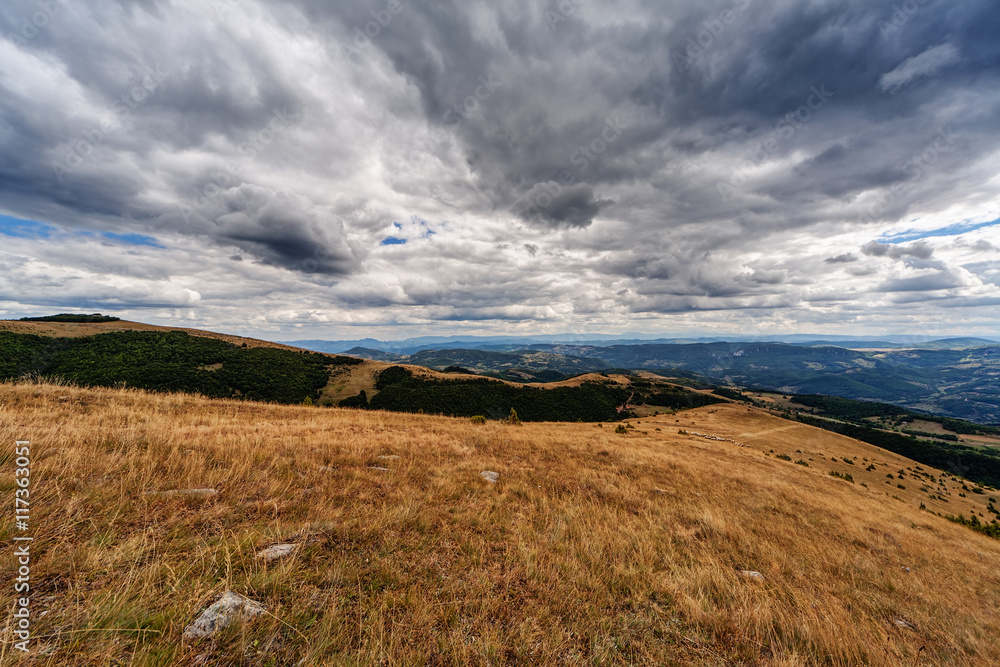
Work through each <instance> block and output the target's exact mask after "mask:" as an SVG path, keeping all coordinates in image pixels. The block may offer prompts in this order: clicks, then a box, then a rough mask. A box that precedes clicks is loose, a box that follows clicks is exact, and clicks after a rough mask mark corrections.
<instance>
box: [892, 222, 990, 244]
mask: <svg viewBox="0 0 1000 667" xmlns="http://www.w3.org/2000/svg"><path fill="white" fill-rule="evenodd" d="M994 225H1000V219H997V220H994V221H992V222H977V223H972V222H956V223H955V224H953V225H948V226H947V227H941V228H939V229H927V230H916V229H909V230H907V231H905V232H899V233H897V234H886V235H884V236H882V238H880V239H879V240H880V241H882V242H883V243H909V242H910V241H919V240H920V239H929V238H934V237H938V236H959V235H961V234H968V233H969V232H974V231H976V230H977V229H984V228H986V227H993V226H994Z"/></svg>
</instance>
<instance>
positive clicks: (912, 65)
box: [878, 44, 961, 93]
mask: <svg viewBox="0 0 1000 667" xmlns="http://www.w3.org/2000/svg"><path fill="white" fill-rule="evenodd" d="M960 58H961V56H960V55H959V53H958V49H956V48H955V47H954V46H952V45H951V44H941V45H939V46H934V47H931V48H929V49H927V50H926V51H924V52H923V53H921V54H920V55H919V56H914V57H912V58H907V59H906V60H904V61H903V63H902V64H901V65H900V66H899V67H897V68H896V69H894V70H892V71H891V72H887V73H885V74H883V75H882V78H880V79H879V80H878V84H879V87H880V88H881V89H882V90H884V91H885V92H887V93H895V92H896V91H897V90H899V89H900V88H902V87H903V86H905V85H906V84H908V83H910V82H911V81H913V80H915V79H918V78H920V77H923V76H930V75H932V74H937V73H938V72H940V71H941V70H942V69H944V68H945V67H947V66H948V65H952V64H954V63H956V62H958V61H959V59H960Z"/></svg>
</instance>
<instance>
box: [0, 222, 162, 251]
mask: <svg viewBox="0 0 1000 667" xmlns="http://www.w3.org/2000/svg"><path fill="white" fill-rule="evenodd" d="M0 235H3V236H10V237H14V238H19V239H49V238H52V237H53V236H58V237H59V238H73V237H81V236H89V237H100V238H103V239H107V240H108V241H113V242H115V243H120V244H122V245H133V246H146V247H149V248H163V247H165V246H163V245H161V244H160V242H159V241H157V240H156V239H155V238H153V237H152V236H147V235H145V234H119V233H117V232H90V231H86V232H68V233H63V234H60V233H59V229H58V228H57V227H55V226H53V225H50V224H48V223H46V222H38V221H37V220H23V219H21V218H14V217H11V216H9V215H3V214H0Z"/></svg>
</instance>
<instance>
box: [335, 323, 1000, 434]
mask: <svg viewBox="0 0 1000 667" xmlns="http://www.w3.org/2000/svg"><path fill="white" fill-rule="evenodd" d="M859 343H860V344H859ZM850 345H851V347H846V345H845V344H842V345H840V346H836V345H829V344H826V345H824V344H822V341H803V342H802V343H799V344H788V343H771V342H754V343H745V342H712V343H648V342H647V343H642V344H634V345H623V344H607V343H602V344H599V345H595V344H570V343H535V344H532V345H529V346H527V347H523V348H521V349H515V350H495V349H475V348H459V349H436V348H435V349H421V350H418V351H415V352H412V353H409V354H404V353H399V352H391V351H385V350H379V349H373V348H367V347H353V348H350V349H348V350H345V351H344V353H345V354H348V355H350V356H357V357H362V358H367V359H375V360H379V361H388V362H402V363H409V364H415V365H420V366H427V367H430V368H434V369H437V370H463V369H464V370H469V371H472V372H475V373H480V374H486V375H492V376H495V377H500V378H503V379H506V380H513V381H517V382H553V381H558V380H561V379H563V378H565V377H566V376H568V375H573V374H577V373H586V372H595V371H596V372H603V371H607V370H610V369H629V370H649V371H658V372H663V373H668V374H671V375H674V376H683V377H693V378H701V379H704V380H706V381H708V382H713V383H720V382H721V383H733V384H737V385H741V386H749V387H760V388H766V389H772V390H777V391H781V392H785V393H795V394H826V395H831V396H841V397H844V398H851V399H861V400H874V401H882V402H886V403H894V404H897V405H902V406H905V407H907V408H910V409H913V410H922V411H927V412H932V413H935V414H942V415H947V416H949V417H956V418H961V419H969V420H972V421H976V422H980V423H986V424H996V423H1000V344H997V343H991V342H990V341H987V340H983V339H970V338H958V339H945V340H932V341H927V342H924V343H921V344H920V346H919V348H913V347H910V346H909V345H904V344H901V343H898V342H896V341H891V340H889V341H871V340H866V341H858V342H853V343H851V344H850ZM491 347H492V346H491ZM855 347H857V348H859V349H853V348H855Z"/></svg>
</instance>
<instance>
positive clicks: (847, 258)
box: [823, 253, 858, 264]
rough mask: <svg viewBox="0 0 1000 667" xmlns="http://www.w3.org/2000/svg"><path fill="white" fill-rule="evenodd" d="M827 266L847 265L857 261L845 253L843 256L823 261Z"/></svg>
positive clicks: (835, 256) (850, 254) (851, 255)
mask: <svg viewBox="0 0 1000 667" xmlns="http://www.w3.org/2000/svg"><path fill="white" fill-rule="evenodd" d="M823 261H824V262H826V263H827V264H849V263H851V262H856V261H858V258H857V257H855V256H854V255H853V254H852V253H845V254H843V255H834V256H833V257H827V258H826V259H824V260H823Z"/></svg>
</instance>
